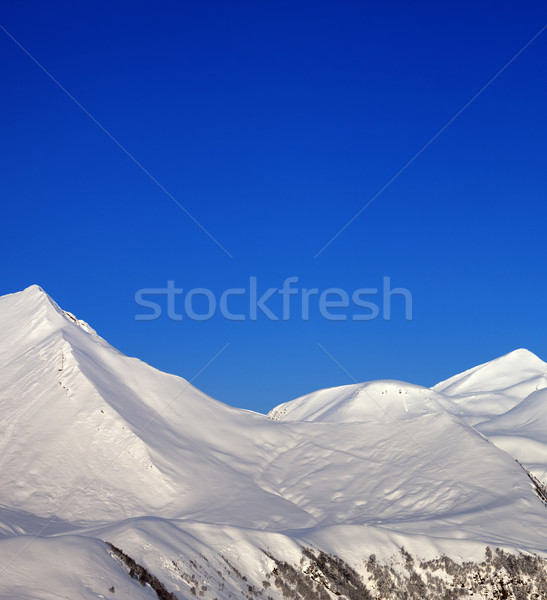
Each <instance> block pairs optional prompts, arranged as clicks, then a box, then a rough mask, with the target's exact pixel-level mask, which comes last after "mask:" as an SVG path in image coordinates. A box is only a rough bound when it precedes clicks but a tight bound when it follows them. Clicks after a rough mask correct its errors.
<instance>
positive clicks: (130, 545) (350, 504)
mask: <svg viewBox="0 0 547 600" xmlns="http://www.w3.org/2000/svg"><path fill="white" fill-rule="evenodd" d="M513 354H515V355H514V356H512V355H508V357H502V359H499V360H498V361H493V363H488V364H487V365H483V366H481V367H480V368H477V369H478V371H477V370H472V371H469V372H467V374H462V376H456V378H452V380H449V381H448V382H445V383H443V384H439V385H438V386H435V388H434V389H427V388H423V387H420V386H415V385H412V384H407V383H403V382H395V381H379V382H370V383H367V384H359V385H352V386H343V387H341V388H333V389H330V390H322V391H319V392H315V393H313V394H309V395H308V396H304V397H303V398H299V399H297V400H294V401H292V402H289V403H286V404H284V405H281V406H280V407H277V408H276V409H274V410H273V411H272V412H271V413H270V415H269V417H270V418H268V417H267V416H265V415H260V414H256V413H252V412H249V411H244V410H239V409H235V408H232V407H228V406H226V405H223V404H222V403H219V402H217V401H215V400H213V399H212V398H210V397H208V396H206V395H205V394H203V393H202V392H200V391H199V390H198V389H196V388H195V387H193V386H192V385H191V384H190V383H189V382H187V381H186V380H184V379H182V378H180V377H175V376H173V375H168V374H165V373H161V372H160V371H158V370H156V369H153V368H152V367H150V366H149V365H146V364H145V363H143V362H141V361H139V360H137V359H134V358H129V357H126V356H124V355H123V354H121V353H120V352H118V351H117V350H115V349H114V348H112V347H111V346H110V345H109V344H108V343H107V342H106V341H105V340H103V339H102V338H100V337H99V336H98V335H97V334H96V333H95V332H94V331H93V329H92V328H91V327H90V326H89V325H87V324H86V323H84V322H83V321H79V320H78V319H77V318H76V317H74V316H73V315H71V314H70V313H67V312H65V311H63V310H61V309H60V308H59V307H58V306H57V304H56V303H55V302H54V301H53V300H52V299H51V298H50V297H49V296H48V295H47V294H46V293H45V292H44V291H43V290H41V289H40V288H39V287H37V286H32V287H30V288H28V289H27V290H24V291H23V292H19V293H16V294H10V295H8V296H4V297H2V298H0V364H1V365H2V369H1V370H0V415H1V416H0V564H2V565H4V566H3V567H0V597H2V598H8V597H13V598H15V597H25V595H26V596H27V597H33V598H50V597H56V598H58V597H63V594H64V595H65V596H66V597H71V598H73V597H82V598H88V597H89V598H91V597H93V598H97V597H101V596H104V594H105V593H106V594H107V597H108V594H109V592H108V589H109V587H110V585H114V587H115V589H116V590H118V588H119V586H123V577H122V578H121V579H120V577H121V575H123V573H124V569H125V567H124V566H123V565H122V564H121V563H120V561H119V559H117V558H116V557H115V556H113V555H112V553H111V552H109V550H108V547H107V546H106V545H105V544H104V541H111V542H113V543H114V544H115V545H116V546H118V547H120V548H122V549H123V550H124V551H125V552H127V553H128V554H130V555H131V556H132V557H133V558H135V560H137V561H138V562H140V563H141V564H143V565H145V566H147V568H149V569H151V570H153V572H155V573H157V574H161V576H162V578H163V580H164V581H166V582H168V584H169V586H170V589H171V590H173V591H175V592H176V593H177V594H178V597H179V598H187V597H193V593H192V592H191V588H192V587H193V586H195V585H196V584H195V582H194V583H193V579H191V578H190V576H189V575H188V573H189V572H190V570H191V569H190V566H189V565H191V564H192V563H190V561H194V563H196V561H198V562H200V564H201V567H200V568H201V569H202V579H203V581H209V587H211V585H210V582H211V581H213V580H214V582H215V586H216V587H215V592H214V594H213V591H212V588H211V589H210V590H209V591H207V590H202V591H203V596H204V597H205V598H207V597H211V598H214V597H215V595H217V596H218V595H219V594H220V597H228V596H227V595H224V594H225V592H226V594H227V593H228V592H227V590H228V589H229V590H230V593H233V594H240V593H241V585H242V581H243V580H241V581H238V577H237V576H236V575H234V574H235V571H233V570H232V572H231V575H230V573H226V575H225V576H224V575H223V577H222V578H221V577H220V575H219V573H224V571H225V569H226V568H227V567H226V565H227V564H228V563H227V562H226V560H225V559H228V561H229V563H230V564H231V565H232V566H233V565H237V567H236V569H239V570H240V571H241V572H243V573H245V574H246V575H245V577H247V579H248V581H249V582H253V585H257V586H258V585H259V584H260V583H261V582H262V581H263V578H264V575H265V573H266V572H267V571H268V569H270V570H271V568H272V564H271V560H270V559H268V558H267V557H266V556H265V554H264V553H263V549H264V548H269V549H270V551H272V552H277V553H278V554H279V555H281V556H282V557H286V558H285V559H286V560H288V559H289V558H290V559H291V560H292V559H294V560H295V561H297V560H298V557H299V552H300V548H301V546H302V545H311V546H313V547H316V548H321V549H324V550H326V551H329V552H334V553H336V554H338V555H340V556H342V557H343V558H345V560H353V561H357V560H359V561H362V559H363V558H364V557H365V555H366V554H367V553H370V552H371V551H372V550H373V551H374V552H375V553H376V554H377V555H378V556H386V557H387V556H389V555H390V554H391V553H393V552H394V551H396V550H397V548H399V547H400V546H401V545H404V546H405V547H406V548H407V549H410V550H411V551H413V552H414V553H416V555H419V556H425V557H427V556H429V557H432V556H435V555H438V554H440V553H442V552H444V553H447V554H450V555H451V556H455V557H458V556H459V557H465V558H474V559H479V558H480V556H481V552H483V550H484V547H485V546H486V545H492V546H504V547H506V548H513V549H521V550H526V551H529V552H535V553H543V552H545V551H546V550H547V532H546V531H545V527H544V523H545V517H546V508H545V506H544V505H543V504H542V502H541V501H540V499H539V498H538V497H537V495H536V493H535V492H534V489H533V487H532V485H531V481H530V479H529V478H528V476H527V475H526V473H525V472H524V470H523V469H522V468H521V467H520V466H519V465H518V464H517V463H516V462H515V460H514V458H513V457H512V456H510V455H509V454H508V453H507V452H506V451H504V450H507V448H508V446H506V447H505V448H503V444H499V442H498V438H501V437H504V436H505V438H509V437H510V436H512V435H515V432H516V435H521V434H523V432H525V433H526V435H527V436H529V439H532V437H530V436H535V437H534V438H533V439H534V440H535V441H536V442H538V443H540V444H543V443H544V438H543V437H541V435H540V434H541V428H542V425H541V424H542V423H543V422H544V421H541V419H544V418H545V411H544V409H543V402H544V398H545V397H544V396H543V395H541V396H538V398H540V399H534V397H531V400H530V399H529V398H528V403H527V404H523V405H522V408H521V411H520V412H518V410H517V408H518V407H517V408H514V409H513V410H514V411H517V413H516V414H517V416H516V417H514V416H508V417H506V418H505V420H503V417H500V416H498V419H499V420H498V422H497V424H496V425H495V431H496V432H497V433H496V434H495V435H494V436H493V441H494V442H495V443H496V444H498V445H499V448H498V447H497V446H496V445H494V444H492V443H491V442H490V441H489V440H488V439H487V438H486V437H485V436H484V435H483V433H485V432H487V430H488V424H487V423H485V424H483V425H481V429H480V431H481V432H482V433H480V432H479V431H478V430H477V429H475V428H474V427H472V425H471V424H470V423H471V421H473V422H474V421H475V419H478V418H479V415H484V414H488V415H489V416H491V415H492V414H497V415H499V414H500V413H502V412H505V410H500V407H501V406H502V405H503V407H505V401H506V400H507V401H508V398H509V397H511V402H515V404H516V402H517V401H516V400H515V399H517V400H518V398H517V396H518V394H519V393H523V394H524V395H526V396H528V393H529V390H530V389H531V386H536V387H537V386H540V385H541V382H542V381H544V377H545V376H544V372H543V371H542V368H543V367H542V365H545V363H542V362H541V361H540V360H539V359H537V357H534V356H533V355H531V356H529V355H528V354H525V353H523V351H518V352H517V353H513ZM504 359H505V360H504ZM536 359H537V360H536ZM509 367H510V368H511V369H513V371H511V373H510V374H509V375H507V374H506V373H505V371H506V370H507V369H508V368H509ZM542 377H543V379H542ZM508 390H509V391H508ZM489 394H490V396H488V395H489ZM538 394H539V392H538ZM487 396H488V397H487ZM493 397H496V398H498V397H499V398H501V399H502V400H503V401H502V402H499V403H498V404H496V405H495V410H494V408H493V405H492V403H491V400H492V398H493ZM473 398H474V399H475V400H476V401H477V403H478V405H477V407H475V408H473ZM520 400H521V402H523V398H521V399H520ZM527 407H528V408H527ZM538 410H543V413H542V415H543V416H542V417H541V419H540V420H538V419H539V417H538V419H536V421H534V420H533V419H534V418H535V417H534V415H535V414H536V413H537V411H538ZM485 411H486V413H485ZM489 411H490V412H489ZM496 411H497V412H496ZM514 414H515V413H513V415H514ZM507 415H510V413H507ZM482 420H483V419H482ZM534 422H535V423H536V424H535V425H533V423H534ZM515 423H520V424H521V426H520V429H518V428H517V427H516V425H515ZM492 427H494V426H493V425H492ZM544 430H545V429H543V431H544ZM500 432H505V433H500ZM523 462H524V461H523ZM535 464H536V463H534V465H535ZM534 468H535V467H534ZM516 515H518V520H517V519H516V518H515V516H516ZM522 523H526V527H523V526H522ZM36 536H37V537H36ZM52 557H57V558H56V559H55V560H54V559H53V558H52ZM198 558H199V560H198ZM53 563H55V564H53ZM37 564H39V565H40V568H35V565H37ZM89 564H94V565H96V572H95V574H93V573H91V572H90V569H89ZM66 565H69V567H67V566H66ZM181 565H185V567H184V569H186V570H185V571H184V573H183V572H182V570H181V569H182V566H181ZM67 568H68V569H69V571H70V572H69V573H68V574H67V573H66V570H67ZM192 568H193V567H192ZM230 568H231V567H228V570H230ZM196 569H197V567H196ZM205 572H207V573H208V575H207V576H206V575H205ZM193 573H194V574H193V575H192V577H196V576H197V575H196V573H198V574H199V569H198V571H195V569H194V572H193ZM65 580H66V581H65ZM110 581H111V582H112V583H109V582H110ZM59 582H64V583H59ZM126 583H127V585H126V587H124V588H123V594H125V596H122V597H134V598H139V597H141V596H139V593H141V592H142V590H143V589H144V590H145V591H146V593H148V592H150V593H152V592H151V591H150V590H148V588H140V586H137V591H134V588H133V587H132V586H134V582H133V581H132V580H130V579H127V581H126ZM107 584H108V586H107ZM201 585H205V584H203V583H202V584H201ZM59 586H61V587H59ZM105 586H106V587H105ZM222 586H224V587H222ZM60 589H61V590H62V593H60V592H59V590H60ZM78 590H84V591H81V592H78ZM120 590H121V588H120ZM219 590H224V591H219ZM119 593H120V594H122V591H120V592H119ZM271 593H272V594H276V593H277V594H278V593H279V592H274V591H272V592H271ZM9 594H11V596H10V595H9ZM18 594H19V595H18ZM116 594H118V591H116ZM141 595H142V594H141ZM142 597H154V594H153V593H152V596H150V595H149V594H148V595H147V596H142ZM274 597H276V598H277V597H279V596H277V595H274Z"/></svg>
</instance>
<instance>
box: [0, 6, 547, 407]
mask: <svg viewBox="0 0 547 600" xmlns="http://www.w3.org/2000/svg"><path fill="white" fill-rule="evenodd" d="M0 24H1V25H2V27H4V28H5V29H6V30H7V31H8V32H9V33H10V34H11V35H12V36H13V37H14V38H15V39H16V40H17V41H18V42H19V43H20V44H21V45H22V46H23V47H24V48H25V49H26V50H27V51H28V53H30V54H31V55H32V57H34V58H35V59H36V60H37V61H38V62H39V63H40V64H41V65H43V67H44V68H45V69H46V70H47V71H48V72H49V73H50V74H51V75H52V76H53V77H54V78H55V79H56V80H57V81H58V82H59V83H60V84H61V85H62V86H64V87H65V88H66V90H67V91H68V92H69V93H70V94H72V95H73V96H74V98H76V99H77V101H78V102H79V103H80V104H81V105H82V106H83V107H85V109H86V110H87V111H88V112H89V113H90V114H91V115H93V117H94V118H95V119H96V120H97V121H98V122H99V123H100V124H101V125H102V126H103V127H104V128H105V129H106V130H108V132H110V134H111V135H112V136H113V137H114V138H115V139H116V140H118V142H119V143H120V144H121V145H122V146H123V147H124V148H125V149H126V150H127V152H129V153H130V154H131V155H133V156H134V157H135V159H136V160H137V161H139V162H140V163H141V165H142V166H143V167H144V168H145V169H146V170H147V171H148V172H149V173H150V174H151V175H152V176H153V177H154V178H155V179H156V180H157V181H158V182H159V183H160V184H161V186H163V187H164V188H165V189H166V190H168V192H169V193H170V194H171V195H172V196H173V197H174V198H175V199H176V200H177V202H179V203H180V204H181V205H182V206H184V208H185V209H186V210H187V211H188V212H189V213H190V214H191V215H192V216H193V217H194V218H195V219H197V221H199V223H201V224H202V225H203V227H204V228H205V229H206V230H207V231H208V232H209V234H210V235H211V236H212V237H214V238H215V239H216V240H218V242H219V243H220V244H221V245H222V246H223V247H224V248H225V249H226V250H227V251H228V252H229V253H230V254H231V255H232V257H233V258H230V257H229V256H228V255H227V254H226V253H224V252H223V251H222V250H221V249H220V248H219V247H218V246H217V245H216V244H215V243H214V242H213V241H212V240H211V238H210V237H209V236H208V235H206V234H205V233H204V232H203V231H202V230H201V229H200V228H199V227H198V226H197V225H196V224H195V223H194V222H193V221H192V220H191V219H190V218H189V217H188V216H187V214H185V212H184V211H183V210H181V208H180V207H179V206H177V204H176V203H175V202H174V201H173V200H172V199H171V198H169V197H168V196H167V195H166V194H165V193H164V191H162V190H161V189H160V188H159V187H158V185H156V183H154V182H153V181H152V180H151V179H150V178H149V177H148V176H147V175H146V174H145V173H144V172H143V171H142V170H141V169H140V168H139V167H138V166H137V165H136V164H135V163H134V162H133V161H132V160H131V159H130V158H129V157H128V156H127V154H125V153H124V152H123V151H122V150H121V149H120V148H119V147H118V146H117V145H116V144H115V143H114V142H113V141H112V139H110V138H109V137H108V136H107V135H106V134H105V133H104V131H102V130H101V129H100V127H99V126H98V125H97V124H96V123H94V122H93V121H92V120H91V119H90V118H89V117H88V116H87V115H86V114H85V113H84V112H83V111H82V110H81V109H80V108H79V107H78V106H77V105H76V104H75V103H74V102H73V101H72V100H71V99H69V98H68V97H67V96H66V95H65V94H64V92H63V91H62V90H61V89H60V88H59V87H58V86H57V85H56V84H55V83H54V82H53V81H52V80H51V79H50V78H49V77H48V76H47V75H46V74H45V73H44V72H43V71H42V70H40V68H39V67H38V66H37V65H36V64H35V63H34V62H33V61H32V60H31V59H30V58H29V56H28V55H26V54H25V53H24V52H23V51H22V50H21V48H19V47H18V46H17V45H16V44H15V43H14V42H13V41H12V40H11V39H10V38H9V37H8V36H7V35H6V33H4V32H2V31H0V52H1V56H2V60H1V62H0V74H1V80H2V94H1V95H0V103H1V104H0V114H1V118H2V136H1V138H0V144H1V150H2V161H1V163H0V169H1V179H2V198H3V201H2V206H3V215H4V218H3V219H2V235H1V237H0V245H1V256H2V261H1V263H0V264H1V267H0V268H1V271H0V272H1V279H0V292H1V293H9V292H13V291H17V290H20V289H23V288H24V287H26V286H28V285H30V284H32V283H38V284H40V285H41V286H42V287H43V288H44V289H45V290H46V291H47V292H48V293H49V294H50V295H51V296H52V297H53V298H54V299H55V300H56V301H57V302H58V303H59V304H60V305H61V306H62V307H63V308H66V309H67V310H70V311H71V312H74V313H75V314H77V315H78V316H79V317H80V318H82V319H85V320H86V321H88V322H89V323H90V324H91V325H92V326H93V327H94V328H95V329H96V330H97V331H98V332H99V333H100V334H101V335H102V336H103V337H105V338H106V339H107V340H108V341H109V342H110V343H112V344H113V345H115V346H116V347H118V348H119V349H120V350H122V351H123V352H125V353H126V354H130V355H134V356H138V357H140V358H142V359H143V360H146V361H147V362H149V363H151V364H152V365H154V366H156V367H158V368H160V369H162V370H166V371H170V372H173V373H177V374H179V375H182V376H184V377H186V378H187V379H192V378H193V377H194V376H195V375H196V374H197V373H199V372H200V371H202V369H203V367H204V366H205V365H207V364H208V363H209V362H210V360H211V359H212V358H213V357H214V356H215V355H216V354H217V353H218V352H219V350H220V349H221V348H223V347H224V346H225V345H226V344H228V343H229V344H230V345H229V346H228V348H226V350H225V351H224V352H222V354H221V355H220V356H219V357H218V358H217V359H216V360H214V361H213V362H212V363H211V364H210V365H209V366H208V367H207V368H206V369H205V370H203V372H201V374H200V375H199V377H197V378H196V379H195V382H194V383H195V385H196V386H198V387H200V388H201V389H203V390H204V391H206V392H207V393H209V394H211V395H212V396H214V397H216V398H218V399H219V400H222V401H224V402H227V403H230V404H233V405H236V406H240V407H245V408H251V409H254V410H258V411H266V410H269V409H270V408H272V407H273V406H274V405H276V404H278V403H280V402H283V401H286V400H289V399H291V398H293V397H296V396H298V395H300V394H303V393H306V392H309V391H313V390H314V389H318V388H321V387H326V386H331V385H341V384H345V383H351V382H352V379H351V377H350V375H348V373H349V374H351V376H352V377H354V378H355V379H357V380H369V379H378V378H396V379H403V380H407V381H411V382H414V383H418V384H424V385H432V384H434V383H435V382H437V381H439V380H441V379H444V378H446V377H448V376H450V375H452V374H454V373H456V372H459V371H461V370H464V369H465V368H469V367H471V366H473V365H475V364H478V363H480V362H484V361H486V360H490V359H491V358H494V357H496V356H498V355H501V354H504V353H506V352H508V351H511V350H513V349H515V348H517V347H527V348H529V349H530V350H532V351H533V352H535V353H537V354H538V355H540V356H541V357H542V358H543V359H547V338H546V335H545V325H546V315H545V298H546V295H547V284H546V278H545V273H546V267H547V264H546V263H547V253H546V250H545V222H546V221H547V208H546V200H547V194H546V190H547V168H546V163H547V145H546V143H545V141H546V139H547V116H546V115H547V112H546V111H545V106H547V86H546V80H545V65H546V64H547V32H544V33H543V34H542V35H540V36H539V37H538V38H537V39H536V40H535V41H534V42H533V43H532V44H530V46H529V47H528V48H527V49H526V50H525V51H524V52H523V53H522V54H521V55H520V56H519V57H518V58H517V59H516V60H515V61H514V62H513V63H512V64H511V65H510V66H509V67H508V68H507V69H506V70H505V71H504V72H503V73H502V74H501V75H500V76H499V77H498V78H497V79H496V80H495V81H494V82H493V83H492V84H491V85H490V86H489V87H488V88H487V89H486V90H485V91H484V92H483V93H482V94H481V95H480V96H479V97H478V98H477V99H476V100H475V101H474V102H473V103H472V104H471V105H470V106H469V107H468V108H467V109H466V110H465V112H464V113H463V114H461V116H459V117H458V119H456V120H455V121H454V123H452V124H451V125H450V126H449V127H448V128H447V129H446V130H445V131H444V132H443V133H442V134H441V135H440V136H439V137H438V138H437V139H436V140H435V141H434V142H433V143H432V144H431V145H430V146H429V147H428V148H427V149H426V150H425V151H424V152H423V154H421V155H420V156H419V157H418V158H417V159H416V160H415V161H414V162H413V163H412V164H411V165H410V166H409V168H408V169H407V170H406V171H405V172H404V173H403V174H401V176H400V177H398V178H397V179H396V181H394V183H393V184H392V185H391V186H390V187H389V188H388V189H386V191H385V192H383V193H382V194H381V195H380V196H379V197H378V198H377V199H376V200H375V202H374V203H373V204H372V205H371V206H370V207H368V208H367V209H366V210H365V211H364V212H363V213H362V214H361V215H360V216H359V218H358V219H356V220H355V221H354V222H353V223H352V224H351V225H350V226H349V227H348V228H347V229H346V230H345V231H344V232H343V233H342V234H341V235H340V236H339V237H338V238H337V239H336V240H335V241H334V242H333V243H332V244H331V245H330V246H328V248H326V249H325V250H324V252H322V253H321V254H320V256H319V257H317V258H315V256H316V254H317V253H318V252H319V251H320V250H321V248H323V247H324V246H325V244H327V243H328V242H329V240H330V239H331V238H332V237H333V236H335V235H336V234H337V233H338V232H339V231H340V229H341V228H342V227H343V226H344V225H345V224H346V223H347V222H348V221H349V220H350V219H351V218H352V217H353V216H354V215H355V214H356V213H357V212H358V211H359V210H360V209H361V208H362V207H363V206H364V205H366V204H367V203H368V201H369V200H370V199H371V198H372V197H373V196H374V195H375V194H376V193H377V192H378V191H379V190H380V189H381V188H382V187H383V186H384V185H385V184H386V183H387V182H388V181H389V180H390V179H391V178H392V177H393V176H394V175H395V174H396V173H397V172H398V171H399V170H400V169H401V167H403V166H404V165H405V164H406V163H407V162H408V161H409V160H410V159H411V158H412V157H413V156H414V155H415V154H416V153H417V152H418V151H419V150H420V149H421V148H423V146H424V145H425V144H427V142H428V141H429V140H430V139H431V138H432V137H433V136H434V135H435V134H436V133H437V132H438V131H439V130H440V129H441V128H442V127H443V126H444V125H446V123H447V122H448V121H449V120H450V119H451V118H452V117H454V115H456V114H457V113H458V111H459V110H460V109H461V108H462V107H463V106H464V105H465V104H466V103H467V102H468V101H469V100H470V99H471V98H472V97H473V96H474V95H475V94H476V93H477V92H478V91H479V90H480V89H481V88H482V87H483V86H484V85H485V84H486V83H487V82H488V81H489V80H490V79H491V78H492V77H493V76H494V75H495V74H496V73H497V72H498V71H499V70H500V69H501V68H502V67H503V66H504V65H506V64H507V63H508V62H509V61H510V60H511V59H512V58H513V57H514V56H515V54H516V53H517V52H518V51H519V50H520V49H521V48H522V47H523V46H524V45H525V44H526V43H527V42H528V41H529V40H530V39H531V38H533V36H534V35H536V34H537V33H538V32H539V31H540V30H541V28H542V27H543V26H544V25H545V24H547V7H546V6H545V4H544V3H542V2H535V3H534V2H518V3H517V2H509V3H507V2H501V3H500V2H496V3H493V2H492V3H490V2H481V3H476V2H452V3H434V2H417V3H403V2H385V3H383V2H283V1H282V2H233V3H227V2H200V3H195V2H180V3H175V2H172V3H167V2H159V3H143V2H131V3H125V2H120V3H111V2H109V3H106V2H96V3H93V4H83V3H73V2H71V3H69V2H56V3H47V4H44V3H39V2H35V1H32V0H26V1H20V2H9V3H7V2H5V3H2V5H1V6H0ZM250 276H254V277H256V278H257V281H258V287H259V288H260V289H263V290H266V289H267V288H269V287H281V285H282V283H283V280H284V279H285V278H287V277H291V276H295V277H298V278H299V284H300V285H302V286H303V287H307V288H312V287H318V288H320V289H326V288H330V287H339V288H343V289H346V290H348V291H349V292H350V293H351V291H352V290H354V289H357V288H371V287H380V286H381V284H382V278H383V277H384V276H389V277H390V278H391V281H392V285H393V286H396V287H399V286H402V287H406V288H408V289H409V290H410V291H411V292H412V296H413V319H412V321H407V320H406V319H405V316H404V311H403V308H402V303H401V302H399V304H398V303H397V300H395V301H394V305H393V306H394V308H393V316H392V319H391V320H390V321H385V320H383V319H381V318H379V319H376V320H374V321H361V322H356V321H352V320H349V321H345V322H340V321H335V322H333V321H327V320H325V319H322V318H321V316H320V315H319V314H317V311H315V312H314V313H313V314H312V315H311V318H310V319H309V320H308V321H305V322H303V321H302V320H301V319H299V318H297V315H296V313H297V312H298V311H297V310H296V309H295V311H294V313H295V317H294V318H291V319H289V320H288V321H285V322H284V321H278V322H271V321H269V320H268V319H266V318H260V315H259V318H258V319H257V320H256V321H249V320H248V319H247V320H246V321H244V322H232V321H227V320H225V319H223V318H222V317H221V316H220V315H219V314H217V315H215V317H213V318H212V319H210V320H208V321H206V322H195V321H191V320H189V319H187V318H185V319H183V320H182V321H181V322H174V321H172V320H170V319H168V318H167V317H166V316H165V314H163V315H162V317H161V318H159V319H158V320H155V321H149V322H141V321H136V320H135V315H136V314H138V313H139V312H142V309H140V308H139V307H138V306H137V305H136V303H135V292H136V291H137V290H138V289H140V288H151V287H164V286H165V285H166V283H167V281H169V280H173V281H175V283H176V285H177V286H178V287H181V288H183V289H184V290H188V289H191V288H196V287H202V288H207V289H210V290H212V291H213V292H214V294H215V295H218V296H220V294H221V293H222V291H223V290H224V289H226V288H230V287H245V286H248V285H249V277H250ZM318 344H320V345H321V346H322V347H323V348H324V349H325V350H327V351H328V353H329V354H331V355H332V357H334V358H335V359H336V361H338V362H339V363H340V365H341V366H342V367H343V369H342V368H341V367H340V366H339V365H338V364H336V363H335V362H334V361H333V360H332V359H331V358H330V357H329V356H327V354H326V353H325V352H324V351H323V350H322V349H321V347H320V346H319V345H318ZM344 370H345V371H347V372H345V371H344Z"/></svg>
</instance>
